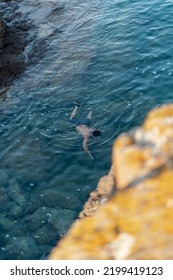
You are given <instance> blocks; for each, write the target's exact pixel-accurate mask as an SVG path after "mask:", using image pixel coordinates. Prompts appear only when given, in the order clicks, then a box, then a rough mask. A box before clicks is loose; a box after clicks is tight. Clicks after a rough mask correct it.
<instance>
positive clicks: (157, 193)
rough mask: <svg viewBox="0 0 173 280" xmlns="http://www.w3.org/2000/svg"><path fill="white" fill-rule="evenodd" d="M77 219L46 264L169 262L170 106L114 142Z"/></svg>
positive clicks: (172, 232) (172, 202)
mask: <svg viewBox="0 0 173 280" xmlns="http://www.w3.org/2000/svg"><path fill="white" fill-rule="evenodd" d="M115 188H116V191H115ZM98 194H101V196H100V198H101V200H100V201H102V203H99V199H96V198H99V195H98ZM104 196H105V197H106V202H104ZM110 196H111V198H110ZM103 202H104V203H103ZM90 209H91V211H90ZM80 218H83V219H79V220H77V221H76V222H75V223H74V224H73V226H72V227H71V229H70V231H69V232H68V233H67V235H66V236H65V237H64V239H63V240H61V241H60V242H59V244H58V245H57V247H56V248H54V249H53V251H52V252H51V254H50V257H49V258H50V259H108V260H109V259H173V251H172V250H171V249H170V248H172V246H173V223H172V220H173V105H167V106H166V105H165V106H163V107H161V108H157V109H155V110H153V111H151V112H150V113H149V114H148V116H147V118H146V120H145V122H144V124H143V126H142V127H140V128H137V129H136V130H133V131H131V132H130V133H126V134H122V135H121V136H120V137H119V138H118V139H117V140H116V142H115V144H114V146H113V156H112V167H111V171H110V173H109V174H108V176H107V177H106V176H105V177H104V178H103V179H102V180H101V181H100V183H99V185H98V188H97V189H96V191H95V192H93V193H92V194H91V196H90V199H89V200H88V202H87V203H86V205H85V207H84V210H83V212H82V213H81V215H80Z"/></svg>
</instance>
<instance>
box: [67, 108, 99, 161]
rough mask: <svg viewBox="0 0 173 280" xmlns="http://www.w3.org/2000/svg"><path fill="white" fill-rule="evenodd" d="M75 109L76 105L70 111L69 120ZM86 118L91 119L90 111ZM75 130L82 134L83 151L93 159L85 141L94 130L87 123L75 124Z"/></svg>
mask: <svg viewBox="0 0 173 280" xmlns="http://www.w3.org/2000/svg"><path fill="white" fill-rule="evenodd" d="M77 109H78V106H75V108H74V110H73V112H72V113H71V116H70V120H72V119H73V118H74V117H75V115H76V113H77ZM87 118H88V119H91V118H92V112H91V111H90V112H89V113H88V115H87ZM76 130H77V132H78V133H79V134H80V135H81V136H83V138H84V139H83V149H84V151H85V152H86V153H87V154H88V155H89V157H90V158H91V159H92V160H93V159H94V157H93V156H92V154H91V152H90V150H89V149H88V146H87V142H88V140H89V139H90V138H91V136H92V135H91V132H92V131H93V130H94V129H93V128H89V127H88V126H87V125H85V124H82V125H77V126H76Z"/></svg>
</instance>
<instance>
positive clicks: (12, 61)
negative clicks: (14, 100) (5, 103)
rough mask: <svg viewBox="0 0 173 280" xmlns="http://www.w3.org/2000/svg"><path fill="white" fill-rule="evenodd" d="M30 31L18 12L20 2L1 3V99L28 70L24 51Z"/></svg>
mask: <svg viewBox="0 0 173 280" xmlns="http://www.w3.org/2000/svg"><path fill="white" fill-rule="evenodd" d="M29 29H30V25H29V24H28V22H27V20H25V19H22V17H21V14H20V13H19V12H18V0H16V1H7V0H6V1H4V0H3V1H0V98H2V97H3V98H5V95H4V93H5V92H6V91H7V90H8V89H9V87H10V85H11V84H12V82H13V81H14V79H15V78H16V77H17V76H18V75H19V74H21V73H22V72H23V71H24V70H25V68H26V63H25V57H24V55H23V51H24V49H25V47H26V44H27V40H28V30H29Z"/></svg>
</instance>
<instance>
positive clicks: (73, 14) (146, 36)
mask: <svg viewBox="0 0 173 280" xmlns="http://www.w3.org/2000/svg"><path fill="white" fill-rule="evenodd" d="M2 5H4V4H2V3H1V7H2ZM3 7H5V6H3ZM57 8H58V9H57ZM18 11H19V12H20V13H21V17H23V18H25V19H27V20H28V22H31V23H32V24H33V25H35V28H34V29H33V28H32V30H31V31H30V36H33V38H34V40H33V41H32V43H30V44H29V45H28V46H27V47H26V49H25V51H24V55H25V57H26V61H28V62H29V61H30V60H31V61H32V59H33V60H34V59H35V62H34V63H31V64H29V66H28V68H27V70H26V71H25V73H23V74H22V76H20V77H19V78H18V80H16V81H15V83H14V84H13V86H12V87H11V88H10V90H9V91H8V93H7V98H6V100H4V101H1V103H0V112H1V114H0V132H1V140H0V157H1V161H0V168H1V170H0V181H1V185H0V202H1V204H0V248H1V250H0V258H1V259H31V258H33V259H40V258H43V259H44V258H46V255H47V254H48V253H49V252H50V250H51V248H52V247H53V246H54V245H55V244H56V242H57V240H59V239H60V238H61V237H62V236H63V235H64V233H65V232H66V231H67V230H68V228H69V227H70V225H71V224H72V223H73V221H74V220H75V218H76V217H77V215H78V213H79V211H80V210H81V209H82V207H83V205H84V203H85V201H86V200H87V198H88V196H89V193H90V192H91V191H92V190H94V189H95V188H96V186H97V182H98V180H99V178H100V177H102V176H103V175H105V174H107V172H108V170H109V168H110V165H111V149H112V144H113V142H114V140H115V139H116V137H117V136H118V135H119V134H120V133H122V132H124V131H127V130H129V129H131V128H133V127H135V126H138V125H140V124H141V123H142V121H143V120H144V117H145V115H146V113H147V112H148V111H149V110H151V109H152V108H155V107H157V106H159V105H161V104H164V103H169V102H172V101H173V18H172V13H173V1H171V0H164V1H163V0H157V1H156V0H144V1H139V0H135V1H134V0H104V1H103V0H90V1H86V0H85V1H84V0H80V1H79V0H38V1H34V0H25V1H21V2H19V6H18ZM39 40H40V41H41V42H42V44H40V46H39V48H40V54H41V53H42V55H40V56H39V57H36V58H32V57H30V55H29V54H30V51H31V49H32V48H34V47H35V46H37V42H38V41H39ZM76 100H77V101H79V102H80V103H81V107H80V108H79V112H78V113H79V117H80V118H83V117H84V116H86V114H87V112H88V110H90V109H91V110H92V112H93V126H94V127H97V128H99V129H100V130H102V132H103V135H102V137H101V138H100V139H99V140H97V141H91V142H90V144H89V147H90V150H91V152H92V154H93V156H94V158H95V159H94V161H92V160H91V159H90V158H89V157H88V156H87V155H86V154H85V153H84V151H83V150H82V139H81V138H80V136H79V135H78V134H77V133H76V131H75V130H74V128H73V127H72V126H71V124H70V122H69V116H70V114H71V111H72V109H73V102H74V101H76ZM28 248H29V249H30V251H29V250H28ZM28 251H29V252H28Z"/></svg>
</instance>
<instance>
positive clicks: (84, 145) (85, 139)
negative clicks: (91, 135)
mask: <svg viewBox="0 0 173 280" xmlns="http://www.w3.org/2000/svg"><path fill="white" fill-rule="evenodd" d="M87 141H88V137H85V138H84V140H83V149H84V151H85V152H86V153H87V154H88V155H89V157H90V158H91V159H92V160H93V159H94V158H93V156H92V154H91V153H90V151H89V149H88V146H87Z"/></svg>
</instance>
